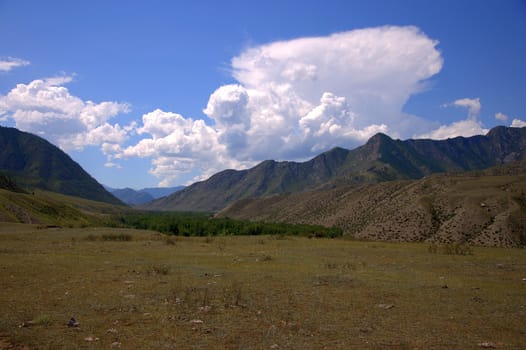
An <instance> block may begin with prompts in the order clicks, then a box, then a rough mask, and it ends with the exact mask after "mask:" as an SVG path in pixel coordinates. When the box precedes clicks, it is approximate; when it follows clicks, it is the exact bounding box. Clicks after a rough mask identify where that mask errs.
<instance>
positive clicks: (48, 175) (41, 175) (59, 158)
mask: <svg viewBox="0 0 526 350" xmlns="http://www.w3.org/2000/svg"><path fill="white" fill-rule="evenodd" d="M0 170H2V171H3V172H4V174H5V175H7V176H9V177H10V178H12V179H14V180H15V181H16V183H17V185H18V186H20V187H22V188H25V189H28V190H31V189H43V190H47V191H52V192H58V193H62V194H66V195H70V196H76V197H80V198H85V199H91V200H95V201H100V202H107V203H111V204H122V202H121V201H120V200H118V199H117V198H115V197H114V196H113V195H112V194H110V193H109V192H108V191H106V190H105V189H104V187H103V186H102V185H101V184H99V183H98V182H97V181H96V180H95V179H94V178H93V177H91V176H90V175H89V174H88V173H87V172H86V171H85V170H84V169H82V167H80V165H78V164H77V163H76V162H75V161H73V160H72V159H71V158H70V157H69V156H68V155H67V154H66V153H64V152H63V151H62V150H60V149H59V148H58V147H56V146H54V145H52V144H51V143H49V142H48V141H46V140H44V139H43V138H41V137H38V136H36V135H33V134H29V133H26V132H22V131H20V130H17V129H15V128H6V127H0Z"/></svg>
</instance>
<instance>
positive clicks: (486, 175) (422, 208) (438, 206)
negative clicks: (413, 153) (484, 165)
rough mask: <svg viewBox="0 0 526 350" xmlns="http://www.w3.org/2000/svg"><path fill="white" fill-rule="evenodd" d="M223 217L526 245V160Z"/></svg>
mask: <svg viewBox="0 0 526 350" xmlns="http://www.w3.org/2000/svg"><path fill="white" fill-rule="evenodd" d="M216 216H218V217H229V218H232V219H241V220H252V221H272V222H287V223H302V224H315V225H323V226H337V227H340V228H341V229H342V230H343V232H344V234H345V235H349V236H352V237H354V238H356V239H367V240H382V241H417V242H421V241H425V242H430V243H468V244H474V245H483V246H498V247H525V246H526V161H520V162H511V163H507V164H505V165H500V166H498V167H494V168H490V169H487V170H480V171H477V172H466V173H456V174H434V175H430V176H426V177H424V178H421V179H419V180H398V181H388V182H382V183H378V184H366V185H358V186H357V185H350V186H339V187H335V188H332V189H322V190H314V191H305V192H301V193H293V194H282V195H275V196H268V197H263V198H251V199H244V200H240V201H237V202H235V203H234V204H232V205H230V206H228V207H227V208H226V209H224V210H222V211H220V212H219V213H218V214H216Z"/></svg>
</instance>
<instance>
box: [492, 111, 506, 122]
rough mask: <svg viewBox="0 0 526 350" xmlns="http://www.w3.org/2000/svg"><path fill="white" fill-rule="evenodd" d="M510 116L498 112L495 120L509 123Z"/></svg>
mask: <svg viewBox="0 0 526 350" xmlns="http://www.w3.org/2000/svg"><path fill="white" fill-rule="evenodd" d="M508 118H509V117H508V116H507V115H506V114H504V113H501V112H498V113H496V114H495V119H497V120H500V121H501V122H507V121H508Z"/></svg>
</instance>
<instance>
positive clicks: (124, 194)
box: [110, 188, 155, 205]
mask: <svg viewBox="0 0 526 350" xmlns="http://www.w3.org/2000/svg"><path fill="white" fill-rule="evenodd" d="M110 192H111V194H113V195H114V196H115V197H117V198H119V199H120V200H121V201H123V202H124V203H126V204H129V205H137V204H143V203H147V202H150V201H153V200H154V199H155V198H153V196H152V195H151V194H149V193H146V192H141V191H136V190H133V189H131V188H121V189H116V190H112V191H110Z"/></svg>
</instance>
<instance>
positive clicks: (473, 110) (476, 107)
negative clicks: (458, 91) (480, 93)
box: [452, 98, 481, 119]
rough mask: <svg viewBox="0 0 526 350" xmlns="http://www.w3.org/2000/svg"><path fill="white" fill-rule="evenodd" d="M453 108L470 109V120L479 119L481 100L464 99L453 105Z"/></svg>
mask: <svg viewBox="0 0 526 350" xmlns="http://www.w3.org/2000/svg"><path fill="white" fill-rule="evenodd" d="M452 105H453V106H457V107H465V108H467V109H468V118H469V119H477V118H478V116H479V114H480V108H481V106H480V99H479V98H463V99H460V100H456V101H455V102H453V103H452Z"/></svg>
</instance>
